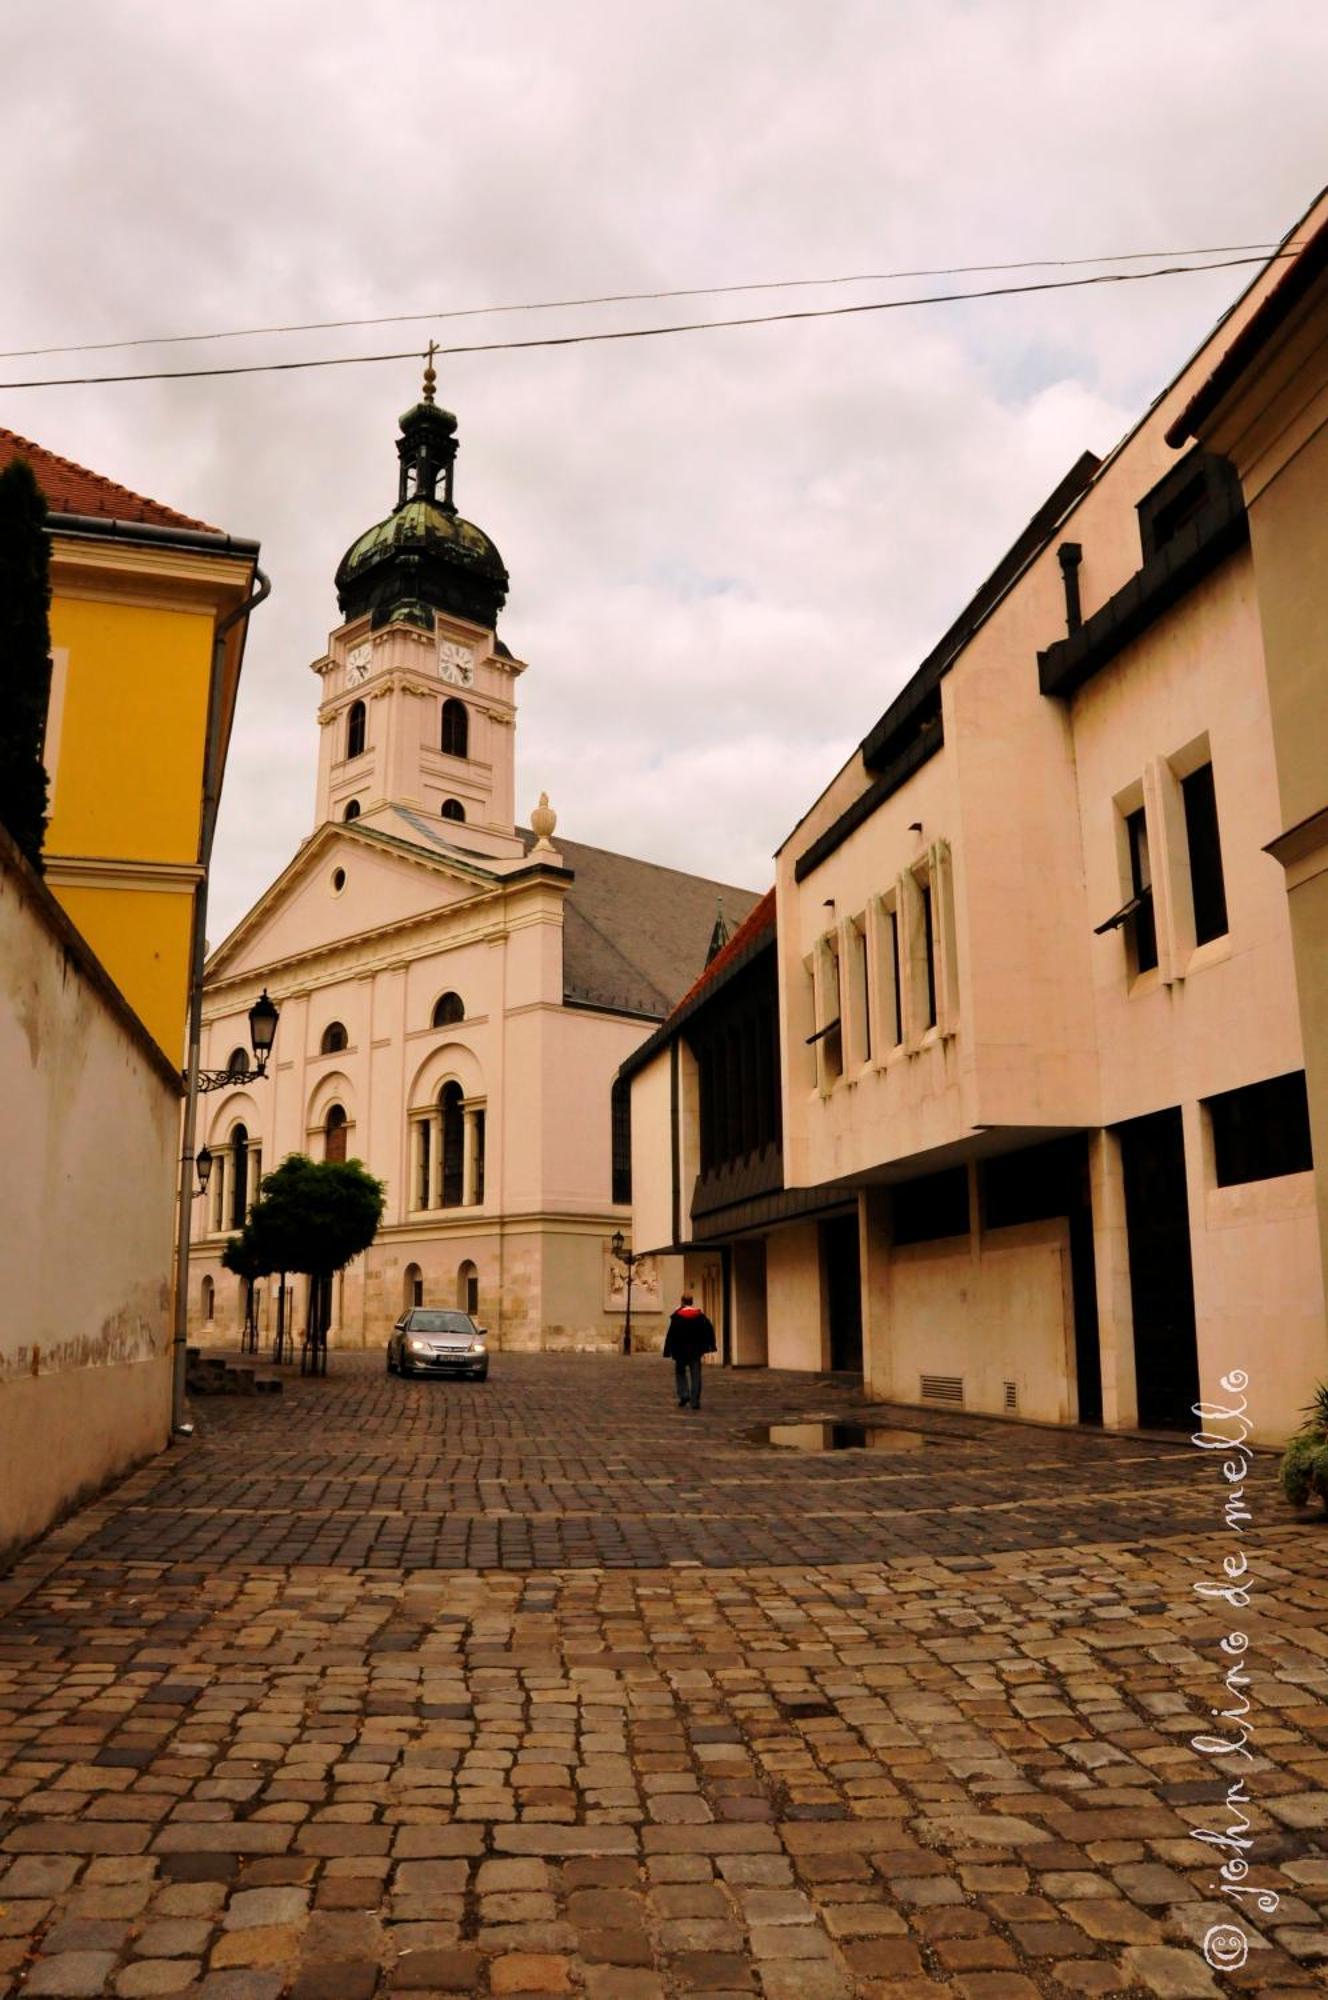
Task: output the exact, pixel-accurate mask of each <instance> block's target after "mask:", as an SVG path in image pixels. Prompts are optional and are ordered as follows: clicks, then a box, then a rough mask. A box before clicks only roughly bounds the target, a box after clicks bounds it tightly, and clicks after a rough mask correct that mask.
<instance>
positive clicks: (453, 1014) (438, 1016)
mask: <svg viewBox="0 0 1328 2000" xmlns="http://www.w3.org/2000/svg"><path fill="white" fill-rule="evenodd" d="M465 1018H466V1006H465V1002H464V1001H463V1000H462V998H461V995H460V994H459V993H444V994H443V996H442V998H441V999H440V1000H438V1001H436V1002H435V1004H434V1010H433V1025H434V1027H435V1028H450V1027H451V1026H452V1024H453V1023H454V1022H455V1021H464V1020H465Z"/></svg>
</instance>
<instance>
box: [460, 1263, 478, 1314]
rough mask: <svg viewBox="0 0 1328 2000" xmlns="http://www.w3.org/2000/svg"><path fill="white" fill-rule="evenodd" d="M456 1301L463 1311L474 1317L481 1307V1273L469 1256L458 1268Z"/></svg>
mask: <svg viewBox="0 0 1328 2000" xmlns="http://www.w3.org/2000/svg"><path fill="white" fill-rule="evenodd" d="M456 1302H457V1305H458V1307H459V1309H460V1310H461V1311H462V1312H467V1313H469V1314H470V1315H471V1317H472V1319H473V1318H475V1317H476V1316H477V1315H478V1313H479V1309H480V1274H479V1272H478V1270H477V1269H476V1268H475V1266H474V1264H472V1263H471V1261H470V1259H469V1257H467V1259H466V1261H465V1263H464V1264H462V1265H460V1266H459V1267H458V1270H457V1291H456Z"/></svg>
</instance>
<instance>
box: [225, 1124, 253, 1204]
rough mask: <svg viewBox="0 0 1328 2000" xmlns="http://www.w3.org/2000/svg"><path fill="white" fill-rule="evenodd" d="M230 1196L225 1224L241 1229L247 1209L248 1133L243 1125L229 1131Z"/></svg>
mask: <svg viewBox="0 0 1328 2000" xmlns="http://www.w3.org/2000/svg"><path fill="white" fill-rule="evenodd" d="M230 1196H231V1199H230V1214H229V1216H228V1217H227V1225H228V1227H229V1228H231V1229H243V1228H244V1220H245V1216H246V1215H247V1213H248V1210H249V1133H248V1130H247V1128H246V1127H245V1126H243V1125H237V1126H236V1127H235V1129H234V1130H233V1132H232V1133H231V1186H230Z"/></svg>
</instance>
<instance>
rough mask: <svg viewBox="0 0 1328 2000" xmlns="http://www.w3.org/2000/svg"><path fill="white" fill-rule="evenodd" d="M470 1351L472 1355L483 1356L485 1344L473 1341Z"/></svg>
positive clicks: (480, 1341)
mask: <svg viewBox="0 0 1328 2000" xmlns="http://www.w3.org/2000/svg"><path fill="white" fill-rule="evenodd" d="M470 1351H471V1353H472V1354H483V1353H484V1351H485V1348H484V1342H483V1341H482V1340H472V1341H471V1343H470Z"/></svg>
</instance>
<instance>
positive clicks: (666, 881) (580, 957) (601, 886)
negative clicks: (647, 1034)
mask: <svg viewBox="0 0 1328 2000" xmlns="http://www.w3.org/2000/svg"><path fill="white" fill-rule="evenodd" d="M556 845H557V850H558V852H559V853H560V854H561V855H562V857H563V860H564V862H565V863H566V865H567V867H569V868H570V869H571V870H572V871H573V874H574V875H575V878H576V879H575V880H574V881H573V883H572V886H571V888H570V889H569V890H568V892H567V902H566V904H565V906H564V913H563V998H564V999H565V1000H569V1001H572V1002H580V1003H581V1004H582V1005H583V1006H601V1007H612V1008H619V1009H621V1010H622V1011H623V1012H625V1013H629V1014H643V1015H647V1016H648V1017H649V1018H650V1019H651V1020H663V1018H664V1016H665V1015H666V1014H667V1013H668V1012H669V1011H670V1009H671V1008H672V1007H674V1006H676V1004H677V1002H678V1001H679V1000H681V998H682V996H683V994H684V993H685V992H686V991H687V989H688V987H689V986H690V985H691V984H692V981H693V980H694V979H695V978H696V977H697V975H698V974H699V973H700V972H701V971H702V970H703V969H704V967H705V962H706V951H707V949H708V947H709V944H710V937H711V933H712V932H713V930H714V928H715V911H716V909H717V907H718V906H719V904H720V903H722V904H723V907H724V914H725V916H726V917H728V918H729V920H730V921H731V922H733V923H741V922H742V920H743V918H744V917H745V916H746V915H747V913H748V911H749V910H751V909H753V908H754V907H755V905H756V904H757V903H759V902H760V900H761V898H760V896H759V894H757V893H756V892H755V891H753V890H751V889H737V888H734V886H733V885H732V883H729V882H712V881H709V880H707V879H706V878H705V877H704V876H701V875H684V874H683V873H682V872H681V871H680V870H679V869H677V868H661V867H659V866H658V864H657V863H655V862H653V861H637V860H634V859H633V857H632V856H631V855H628V854H610V853H608V852H607V851H606V850H605V849H604V848H602V847H583V846H582V845H581V843H580V842H579V841H576V840H558V841H557V843H556Z"/></svg>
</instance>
